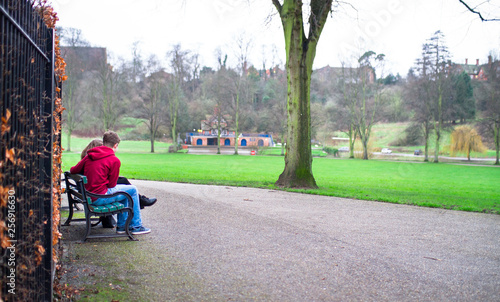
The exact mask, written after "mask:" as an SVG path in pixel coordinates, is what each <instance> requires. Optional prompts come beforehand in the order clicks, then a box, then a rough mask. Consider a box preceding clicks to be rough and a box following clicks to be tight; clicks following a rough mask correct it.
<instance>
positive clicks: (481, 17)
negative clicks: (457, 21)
mask: <svg viewBox="0 0 500 302" xmlns="http://www.w3.org/2000/svg"><path fill="white" fill-rule="evenodd" d="M458 2H460V3H462V4H463V5H464V6H465V7H466V8H467V9H468V10H469V11H470V12H472V13H474V14H477V15H478V17H479V19H481V21H483V22H486V21H500V18H496V17H493V18H489V17H484V16H483V14H484V12H486V13H489V10H488V9H485V10H484V11H483V12H481V11H479V10H478V9H479V6H481V5H483V4H489V2H490V1H483V2H482V3H481V4H479V5H478V6H476V7H471V6H470V5H469V4H467V3H466V2H465V1H463V0H458ZM491 5H493V4H491Z"/></svg>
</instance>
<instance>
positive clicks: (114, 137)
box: [102, 131, 120, 148]
mask: <svg viewBox="0 0 500 302" xmlns="http://www.w3.org/2000/svg"><path fill="white" fill-rule="evenodd" d="M102 142H103V144H104V146H106V147H110V148H113V147H114V146H115V145H116V144H119V143H120V137H119V136H118V134H116V132H114V131H106V132H105V133H104V135H103V136H102Z"/></svg>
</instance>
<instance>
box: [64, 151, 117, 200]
mask: <svg viewBox="0 0 500 302" xmlns="http://www.w3.org/2000/svg"><path fill="white" fill-rule="evenodd" d="M120 165H121V163H120V160H119V159H118V157H116V155H115V152H114V151H113V149H111V148H110V147H106V146H99V147H95V148H92V149H90V150H89V151H88V152H87V156H85V157H84V158H83V159H82V160H81V161H80V162H79V163H78V164H76V166H74V167H72V168H71V169H70V173H73V174H83V175H85V176H87V184H86V185H85V189H87V191H89V192H92V193H96V194H106V192H107V191H108V188H113V187H115V186H116V181H117V180H118V175H119V174H120Z"/></svg>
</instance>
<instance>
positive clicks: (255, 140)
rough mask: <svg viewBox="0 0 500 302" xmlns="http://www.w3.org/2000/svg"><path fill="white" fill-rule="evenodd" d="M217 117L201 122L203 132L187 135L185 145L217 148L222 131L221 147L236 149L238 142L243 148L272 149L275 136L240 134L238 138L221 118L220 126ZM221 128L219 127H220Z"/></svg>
mask: <svg viewBox="0 0 500 302" xmlns="http://www.w3.org/2000/svg"><path fill="white" fill-rule="evenodd" d="M217 124H218V120H217V117H214V116H211V117H207V120H204V121H202V122H201V130H198V131H196V132H188V133H186V140H185V143H186V144H187V145H192V146H217V132H218V130H217V129H218V128H219V127H220V129H221V134H220V144H219V145H220V146H225V147H234V144H235V143H236V142H237V143H238V146H241V147H272V146H274V142H273V136H272V135H271V134H267V133H266V134H264V133H240V134H239V135H238V137H237V138H236V137H235V135H236V133H235V131H232V130H228V129H227V122H226V121H225V118H224V117H221V122H220V125H217ZM218 126H219V127H218Z"/></svg>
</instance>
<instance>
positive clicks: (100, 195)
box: [85, 191, 134, 209]
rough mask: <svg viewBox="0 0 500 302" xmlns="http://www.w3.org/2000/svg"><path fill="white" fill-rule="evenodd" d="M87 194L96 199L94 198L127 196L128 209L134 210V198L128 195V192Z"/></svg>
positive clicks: (87, 192)
mask: <svg viewBox="0 0 500 302" xmlns="http://www.w3.org/2000/svg"><path fill="white" fill-rule="evenodd" d="M85 193H86V195H87V196H90V197H94V198H111V197H116V196H119V195H123V196H125V198H127V199H128V207H129V208H132V209H133V208H134V199H133V198H132V196H130V194H128V193H127V192H124V191H118V192H115V193H113V194H95V193H91V192H89V191H86V192H85Z"/></svg>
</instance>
